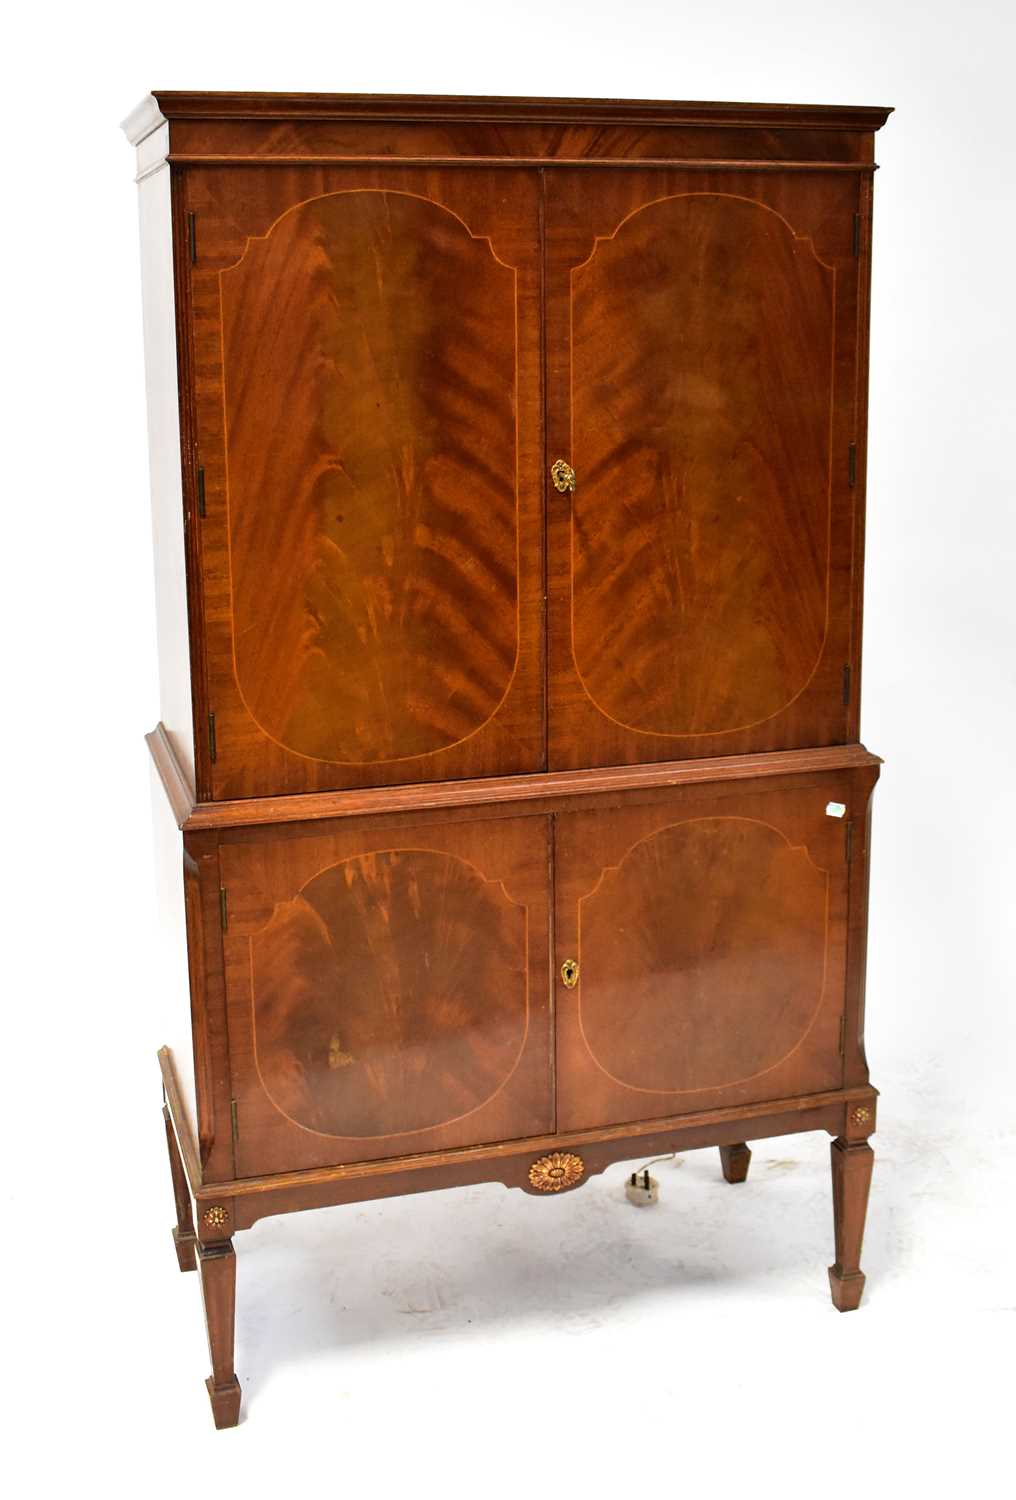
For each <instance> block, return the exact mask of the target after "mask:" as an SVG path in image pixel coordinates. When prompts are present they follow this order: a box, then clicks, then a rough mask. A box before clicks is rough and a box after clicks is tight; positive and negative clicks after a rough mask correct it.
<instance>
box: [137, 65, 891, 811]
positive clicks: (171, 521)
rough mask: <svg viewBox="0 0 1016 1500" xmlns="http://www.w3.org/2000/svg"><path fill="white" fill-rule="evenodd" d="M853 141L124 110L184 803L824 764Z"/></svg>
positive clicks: (685, 107) (647, 128) (454, 109)
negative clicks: (687, 765) (751, 759)
mask: <svg viewBox="0 0 1016 1500" xmlns="http://www.w3.org/2000/svg"><path fill="white" fill-rule="evenodd" d="M886 113H887V111H885V110H879V109H848V108H839V107H821V106H776V105H740V104H735V105H713V104H708V105H697V104H661V103H653V102H651V101H647V102H617V101H610V100H510V99H437V98H401V99H399V98H386V97H370V96H319V95H242V94H201V95H196V94H180V93H161V92H160V93H159V94H157V95H156V96H154V97H153V98H150V99H149V100H147V101H145V102H144V103H143V104H142V105H140V106H139V107H138V109H137V110H136V111H135V112H134V114H133V115H132V116H131V117H130V119H129V120H128V121H127V122H125V129H126V130H127V133H128V135H129V137H130V138H131V140H132V141H133V142H134V143H135V144H136V145H137V147H138V162H139V181H140V182H141V184H142V230H143V242H144V244H145V246H146V250H145V256H146V273H145V274H146V286H149V285H150V286H151V287H152V288H154V292H153V294H151V295H149V296H148V301H147V314H148V323H149V324H151V323H152V320H153V318H157V319H159V320H161V322H160V329H159V330H156V333H157V335H158V336H157V337H153V329H152V327H151V326H149V327H148V329H147V334H148V346H149V386H150V408H151V410H152V423H153V427H152V430H153V434H154V437H153V475H154V483H153V489H154V490H155V493H156V497H157V511H156V521H157V526H156V530H157V547H158V548H159V552H160V556H159V564H158V565H159V569H160V576H162V577H163V578H164V581H165V584H166V587H165V588H164V589H163V593H164V594H166V595H167V596H168V597H167V599H166V601H165V602H163V601H162V600H160V638H161V640H162V642H163V649H162V650H161V657H162V667H163V704H164V708H163V718H164V720H165V723H166V729H167V734H168V739H169V742H170V744H171V745H172V746H173V748H174V749H175V750H176V753H177V759H178V761H179V762H180V766H181V774H182V775H183V777H184V778H185V779H187V778H190V777H191V775H192V774H193V780H194V783H195V785H194V792H195V794H196V796H197V798H198V800H202V801H211V800H223V799H224V800H232V799H245V798H256V797H274V796H276V795H286V794H296V793H314V792H324V791H331V790H342V789H346V788H358V787H372V786H373V787H384V786H395V785H398V784H412V783H420V782H432V781H438V780H441V781H445V780H458V779H465V778H476V777H488V776H505V775H509V776H510V775H515V774H522V773H526V772H535V771H539V770H542V769H544V768H549V769H552V770H553V769H566V768H575V767H581V766H602V765H623V764H633V763H637V762H651V761H661V760H678V759H684V758H697V757H702V756H711V755H731V754H740V753H745V752H750V751H761V750H772V749H790V748H796V747H804V746H812V745H814V746H818V745H827V744H836V743H842V742H846V741H849V740H852V739H854V738H856V735H857V723H858V703H857V684H858V664H859V638H860V601H861V568H862V560H863V500H862V497H863V477H864V450H865V385H866V381H865V369H866V327H867V286H868V263H869V256H868V247H869V233H870V205H871V178H872V173H873V171H874V163H873V160H872V147H873V139H874V136H873V132H874V131H875V130H876V129H877V128H878V127H879V125H881V124H882V123H883V122H884V119H885V116H886ZM170 267H172V275H171V276H170V274H169V273H170ZM153 351H154V353H153ZM174 352H175V355H176V365H177V378H178V393H175V392H174V389H173V385H172V380H171V378H170V372H171V366H172V357H173V354H174ZM153 392H154V406H153ZM177 394H178V399H177ZM167 435H168V437H167ZM155 439H158V441H156V440H155ZM558 459H560V460H563V461H564V463H565V464H566V465H568V466H570V467H571V468H572V469H573V470H574V472H575V476H576V479H575V486H574V489H573V490H568V489H565V490H564V491H563V492H559V491H558V490H557V489H556V488H555V487H554V486H553V485H552V483H551V480H550V472H551V467H552V465H553V464H554V463H555V461H556V460H558ZM156 469H158V471H159V472H158V473H156V472H155V471H156ZM181 480H182V498H181ZM174 494H175V495H176V497H177V499H176V501H175V506H174V501H173V496H174ZM180 510H182V512H183V513H182V515H180V514H179V512H180ZM166 536H169V537H170V538H171V539H173V540H174V546H175V548H176V554H177V559H176V561H175V562H174V559H173V556H172V555H171V554H170V550H169V549H168V547H167V545H166V542H165V538H166ZM184 558H185V561H186V568H185V569H184V568H183V567H182V566H181V564H182V563H183V561H184ZM184 574H185V575H186V576H185V577H184ZM184 622H187V631H186V632H185V631H184V629H183V624H184ZM185 634H189V659H188V652H187V647H186V642H185V639H184V636H185ZM181 657H182V658H185V659H184V660H177V658H181ZM181 684H182V685H183V686H182V688H181ZM188 698H189V699H190V703H189V704H188V703H187V702H185V700H186V699H188ZM191 706H192V709H193V712H192V713H189V709H190V707H191ZM192 756H193V760H192V759H191V757H192Z"/></svg>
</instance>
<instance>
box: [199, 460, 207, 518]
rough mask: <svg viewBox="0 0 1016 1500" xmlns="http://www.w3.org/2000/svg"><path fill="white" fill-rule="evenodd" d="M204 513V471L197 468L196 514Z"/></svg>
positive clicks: (201, 514)
mask: <svg viewBox="0 0 1016 1500" xmlns="http://www.w3.org/2000/svg"><path fill="white" fill-rule="evenodd" d="M204 513H205V471H204V469H200V468H199V469H198V515H199V516H203V515H204Z"/></svg>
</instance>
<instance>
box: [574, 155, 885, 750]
mask: <svg viewBox="0 0 1016 1500" xmlns="http://www.w3.org/2000/svg"><path fill="white" fill-rule="evenodd" d="M858 203H859V199H858V188H857V183H856V181H854V182H852V181H846V180H843V179H840V178H837V177H835V176H825V177H822V176H796V177H795V176H794V175H793V174H790V173H785V174H784V173H780V172H773V173H771V174H761V173H743V174H737V173H729V174H725V175H721V174H714V176H713V177H710V175H709V174H708V173H703V174H695V175H693V174H690V173H688V172H684V173H681V172H678V171H672V172H668V171H665V170H661V171H637V170H631V171H625V172H623V173H622V172H616V173H610V172H606V171H605V172H604V173H603V174H601V177H600V178H598V179H597V189H596V191H595V192H593V191H590V188H589V178H588V176H587V175H583V174H581V173H579V172H564V171H562V172H560V173H557V174H555V177H554V192H553V194H552V195H551V196H549V197H548V210H547V225H548V227H547V337H548V383H547V389H548V420H549V428H548V433H549V448H550V450H551V451H552V452H553V454H554V455H555V456H561V457H564V458H566V459H567V460H568V462H569V463H570V464H571V465H572V467H573V468H574V469H575V471H576V475H577V481H576V488H575V492H574V494H572V495H569V496H563V497H552V498H551V500H550V524H549V530H548V535H549V551H548V558H549V573H550V590H549V594H550V620H551V629H550V716H549V734H550V749H549V765H550V767H551V768H552V769H563V768H566V767H568V768H571V767H577V766H580V765H598V764H599V765H615V764H621V763H631V762H639V761H652V760H664V759H667V760H672V759H678V758H680V757H682V756H690V757H695V756H703V755H729V754H743V753H750V752H753V751H759V750H765V749H769V748H776V747H779V748H783V749H790V748H794V747H796V746H805V745H823V744H835V743H842V742H845V741H846V740H847V738H848V737H849V734H848V730H849V726H850V724H851V722H852V718H851V715H852V712H853V706H852V701H851V699H852V695H851V692H850V684H849V676H848V675H847V674H848V672H849V670H851V669H852V664H853V662H854V659H855V657H856V649H857V642H856V639H855V638H854V631H853V622H852V615H851V610H852V604H853V599H854V593H855V590H856V588H857V587H858V569H857V567H856V563H857V558H856V556H855V546H856V542H855V508H856V500H857V483H856V480H857V469H856V462H855V463H854V467H853V468H852V467H851V460H850V456H849V455H850V445H851V444H852V443H856V438H857V430H856V419H855V405H856V385H857V365H856V352H857V330H856V311H857V298H858V286H859V279H858V260H857V258H856V257H855V256H854V253H853V225H854V215H855V213H856V212H857V210H858ZM852 478H853V479H854V481H855V483H854V484H853V485H852V484H851V479H852Z"/></svg>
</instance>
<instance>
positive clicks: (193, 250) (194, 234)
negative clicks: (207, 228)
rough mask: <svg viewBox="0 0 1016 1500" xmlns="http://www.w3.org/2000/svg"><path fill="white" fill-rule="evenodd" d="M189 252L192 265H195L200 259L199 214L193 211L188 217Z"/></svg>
mask: <svg viewBox="0 0 1016 1500" xmlns="http://www.w3.org/2000/svg"><path fill="white" fill-rule="evenodd" d="M187 250H188V252H189V254H190V263H191V265H193V264H194V262H195V261H196V260H197V258H198V230H197V214H196V213H195V212H194V210H193V209H191V211H190V212H189V213H188V215H187Z"/></svg>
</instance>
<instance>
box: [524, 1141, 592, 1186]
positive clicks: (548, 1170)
mask: <svg viewBox="0 0 1016 1500" xmlns="http://www.w3.org/2000/svg"><path fill="white" fill-rule="evenodd" d="M585 1170H586V1164H585V1162H584V1161H583V1160H582V1158H581V1156H576V1155H575V1154H574V1152H572V1151H553V1152H551V1154H550V1155H549V1156H538V1157H537V1158H536V1160H535V1161H534V1162H533V1165H532V1166H531V1167H530V1168H529V1181H530V1182H531V1183H532V1185H533V1187H534V1188H535V1189H536V1191H537V1192H538V1193H560V1192H561V1191H562V1190H563V1189H564V1188H570V1187H574V1186H575V1184H576V1183H577V1182H581V1180H582V1177H583V1176H584V1174H585Z"/></svg>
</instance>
